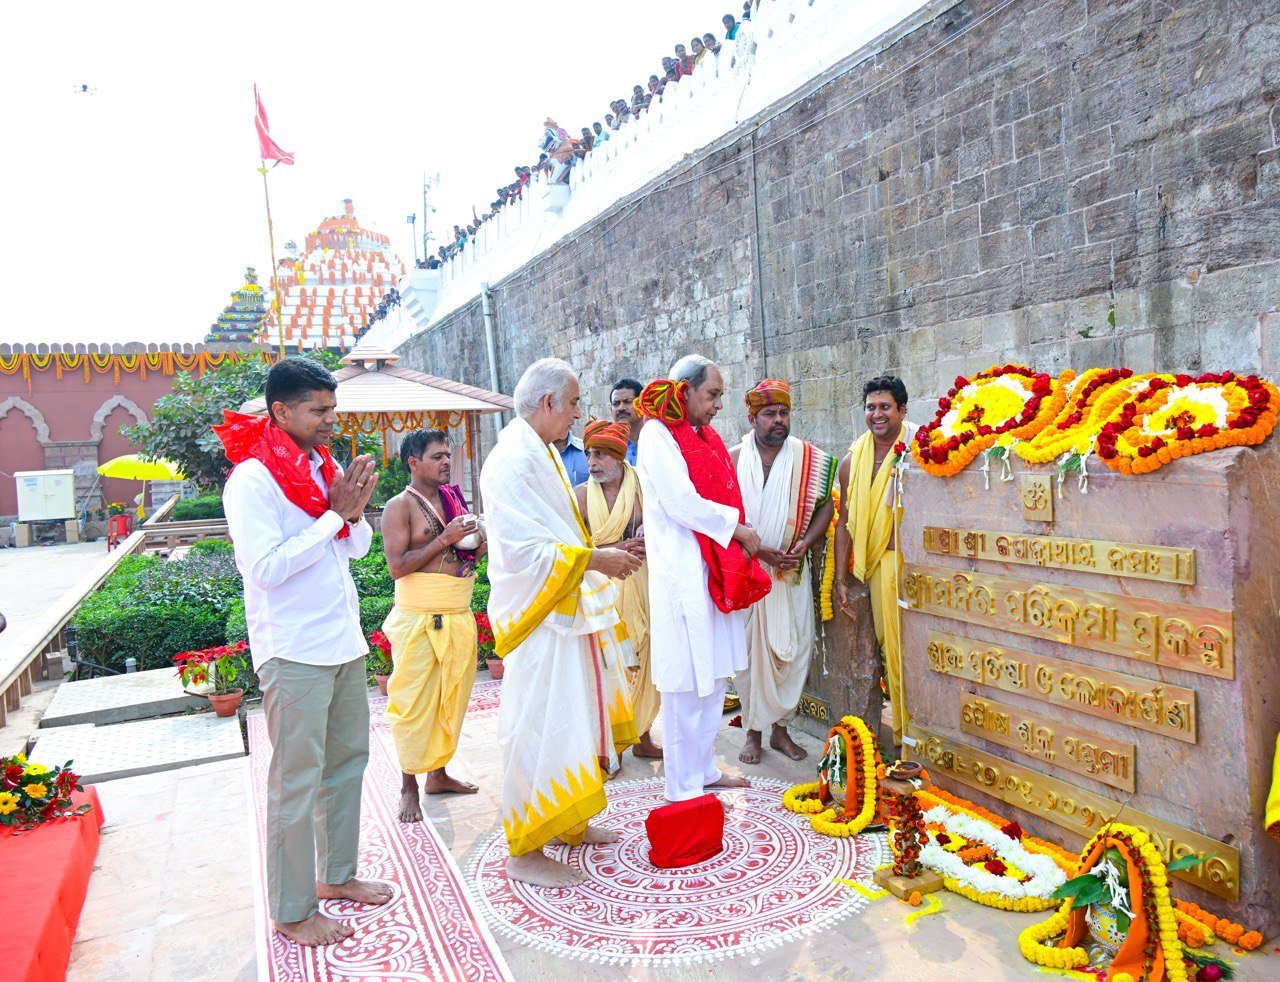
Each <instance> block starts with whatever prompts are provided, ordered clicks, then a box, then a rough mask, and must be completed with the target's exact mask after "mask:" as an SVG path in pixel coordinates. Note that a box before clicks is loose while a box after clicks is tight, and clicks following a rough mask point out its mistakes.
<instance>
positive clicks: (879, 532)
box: [845, 425, 905, 583]
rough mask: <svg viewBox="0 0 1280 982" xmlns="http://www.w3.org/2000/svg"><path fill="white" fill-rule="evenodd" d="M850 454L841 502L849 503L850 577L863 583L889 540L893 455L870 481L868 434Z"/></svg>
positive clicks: (872, 447)
mask: <svg viewBox="0 0 1280 982" xmlns="http://www.w3.org/2000/svg"><path fill="white" fill-rule="evenodd" d="M904 429H905V425H904ZM850 453H851V454H852V459H851V460H850V462H849V487H848V488H846V489H845V500H846V501H847V502H849V525H848V528H849V537H850V538H851V539H852V540H853V575H854V576H856V577H857V578H858V579H859V580H861V581H862V582H863V583H865V582H866V581H867V578H868V577H869V576H870V575H871V573H872V572H874V571H875V568H876V566H877V565H879V563H880V559H881V557H882V556H884V552H885V550H886V549H888V548H889V540H890V538H892V536H893V515H892V512H891V510H890V509H889V508H887V507H886V506H885V499H886V497H887V495H888V492H889V479H890V477H891V476H892V475H893V468H892V467H891V466H890V461H891V460H892V459H893V454H892V453H889V454H886V455H885V458H884V460H883V461H881V463H880V469H879V470H877V471H876V473H875V477H874V479H873V478H872V476H871V468H872V467H873V466H874V465H875V461H876V444H875V438H874V437H872V435H871V431H870V430H868V431H867V432H866V433H863V434H862V436H860V437H858V439H857V441H856V442H855V443H854V445H853V448H852V449H851V450H850Z"/></svg>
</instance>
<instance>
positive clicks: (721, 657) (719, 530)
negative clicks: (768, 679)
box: [636, 355, 770, 801]
mask: <svg viewBox="0 0 1280 982" xmlns="http://www.w3.org/2000/svg"><path fill="white" fill-rule="evenodd" d="M723 394H724V379H723V377H722V376H721V374H720V369H719V368H717V367H716V365H715V364H714V363H713V362H711V361H709V360H707V359H706V358H703V357H701V356H699V355H688V356H686V357H685V358H682V359H680V361H678V362H676V364H675V365H674V366H673V367H672V369H671V377H670V378H669V379H662V380H660V381H657V382H652V383H650V384H649V385H648V386H646V387H645V390H644V391H643V392H642V393H641V394H640V398H639V399H637V400H636V408H637V409H638V410H639V411H640V413H641V414H642V415H643V416H645V417H646V418H647V419H652V420H655V422H654V423H649V424H647V425H646V426H645V427H644V429H642V430H641V431H640V446H639V451H638V452H637V456H636V469H637V471H638V473H639V475H640V485H641V489H642V491H643V497H644V503H645V513H644V540H645V552H646V555H647V556H648V560H649V566H650V570H651V571H652V576H651V577H650V579H649V588H650V597H649V599H650V622H649V644H650V660H651V663H652V667H653V681H654V684H655V685H656V686H657V688H658V691H659V692H660V693H661V695H662V732H663V755H664V764H665V771H666V796H667V799H668V800H669V801H687V800H689V799H692V798H697V797H700V796H701V795H703V794H704V793H705V791H706V789H708V788H740V787H746V786H747V784H748V782H747V781H746V780H745V779H743V778H735V777H728V776H726V775H724V774H722V773H721V771H720V770H719V768H718V767H717V766H716V760H715V740H716V731H717V730H718V729H719V728H720V718H721V715H722V713H723V708H724V690H725V680H726V679H728V678H729V677H730V676H732V675H734V674H735V673H737V672H741V671H744V670H745V669H746V667H747V644H746V621H747V608H748V607H750V606H751V604H753V603H755V602H756V601H757V600H759V599H760V598H762V597H763V596H765V594H767V593H768V592H769V587H770V579H769V576H768V574H766V573H765V572H764V571H763V570H762V569H761V568H760V564H759V563H757V562H756V560H755V558H754V557H755V554H756V552H757V550H758V549H759V548H760V537H759V536H758V535H757V534H756V532H755V531H754V530H753V529H752V528H751V527H750V526H749V525H747V524H746V516H745V514H744V512H743V508H742V493H741V491H740V490H739V488H738V479H737V475H736V474H735V472H734V468H733V464H732V462H731V461H730V459H729V451H728V450H727V449H726V448H725V445H724V441H722V440H721V439H720V437H719V435H718V434H717V433H716V431H715V430H714V429H713V428H712V426H711V421H712V420H713V419H714V418H715V416H716V413H718V412H719V411H720V409H721V408H722V406H723V403H722V401H721V398H722V396H723Z"/></svg>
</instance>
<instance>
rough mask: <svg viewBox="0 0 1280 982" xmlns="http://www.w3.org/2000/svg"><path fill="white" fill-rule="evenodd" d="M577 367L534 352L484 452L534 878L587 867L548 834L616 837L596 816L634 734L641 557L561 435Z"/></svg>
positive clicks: (516, 782)
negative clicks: (585, 512)
mask: <svg viewBox="0 0 1280 982" xmlns="http://www.w3.org/2000/svg"><path fill="white" fill-rule="evenodd" d="M578 399H579V394H578V378H577V376H576V375H575V374H574V372H573V369H572V368H570V367H569V366H568V365H567V364H565V363H564V362H563V361H560V360H558V359H555V358H544V359H542V360H541V361H537V362H534V364H532V365H530V366H529V368H528V370H527V371H525V373H524V375H523V376H521V378H520V381H519V383H518V384H517V385H516V391H515V405H516V413H517V418H516V419H514V420H512V421H511V422H510V423H508V424H507V426H506V427H505V428H504V429H503V431H502V434H501V436H500V437H499V438H498V445H497V446H496V447H495V448H494V450H493V452H492V453H491V454H490V455H489V458H488V459H487V460H486V461H485V464H484V470H483V471H482V472H481V474H480V487H481V490H482V492H483V496H484V502H485V507H486V510H487V513H488V532H489V582H490V594H489V617H490V620H491V622H492V624H493V630H494V635H495V638H496V648H497V654H498V655H499V656H500V657H502V658H503V659H504V660H505V666H506V668H505V681H504V682H503V686H502V707H501V709H500V710H499V713H498V741H499V744H500V745H501V749H502V763H503V779H502V823H503V827H504V829H505V830H506V834H507V843H508V846H509V848H510V851H511V857H510V858H509V859H508V860H507V875H508V876H509V877H510V878H511V879H513V880H522V881H524V882H526V883H531V884H534V885H536V886H544V887H564V886H571V885H573V884H574V883H577V882H579V881H580V880H581V879H582V875H581V873H580V872H579V871H578V870H576V869H574V868H573V867H571V866H567V865H565V864H563V863H560V862H557V861H555V860H553V859H552V858H551V857H549V856H547V855H546V854H545V853H544V852H543V848H544V847H545V846H546V845H547V843H549V842H551V841H553V840H557V839H558V840H560V841H562V842H565V843H567V844H569V845H578V844H580V843H584V842H585V843H602V842H613V841H615V840H616V839H617V834H616V833H614V832H610V831H607V830H605V829H603V828H600V827H599V826H595V825H589V824H588V820H589V819H591V818H592V817H593V816H595V815H597V814H599V813H600V812H602V811H603V810H604V808H605V804H606V802H605V794H604V780H605V778H606V776H607V773H608V772H610V771H612V770H613V769H614V768H615V767H616V766H617V750H618V749H619V748H621V747H626V746H630V745H632V744H635V743H638V742H639V736H638V734H637V733H636V727H635V721H634V719H633V716H632V711H631V703H630V700H629V698H628V695H627V680H626V675H625V666H626V664H627V663H628V662H629V661H630V660H631V659H632V658H633V653H632V651H631V643H630V641H629V639H628V637H627V632H626V628H625V626H624V625H623V624H622V622H621V620H619V618H618V614H617V610H616V607H615V603H616V600H617V588H616V587H615V586H614V585H613V583H612V582H611V581H610V578H611V577H612V578H614V579H623V578H625V577H627V576H629V575H631V574H632V573H633V572H635V570H636V569H638V568H639V566H640V560H639V559H638V558H637V557H636V556H634V555H633V554H632V553H630V552H627V551H625V550H623V549H613V548H605V549H594V548H592V545H591V536H590V534H589V533H588V532H587V529H586V525H585V523H584V522H583V520H582V515H581V514H580V512H579V511H578V506H577V502H576V501H575V499H574V496H573V492H572V491H571V490H570V486H569V478H568V476H567V474H566V473H565V469H564V465H563V464H562V463H561V461H560V455H559V454H558V453H557V452H556V450H555V447H554V446H553V444H554V443H555V441H557V440H561V439H563V438H564V436H565V434H567V433H568V432H569V427H570V426H571V425H572V423H573V421H574V420H575V419H577V418H578V417H579V416H580V415H581V412H580V410H579V409H578Z"/></svg>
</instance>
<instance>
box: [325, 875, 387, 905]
mask: <svg viewBox="0 0 1280 982" xmlns="http://www.w3.org/2000/svg"><path fill="white" fill-rule="evenodd" d="M316 896H317V897H319V898H320V899H321V900H350V901H351V902H352V903H357V904H372V905H373V906H375V907H376V906H378V905H380V904H385V903H386V902H387V901H388V900H390V899H391V888H390V887H389V886H387V885H386V884H385V883H374V882H373V881H371V880H354V879H353V880H347V882H346V883H317V884H316Z"/></svg>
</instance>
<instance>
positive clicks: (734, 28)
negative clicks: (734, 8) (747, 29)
mask: <svg viewBox="0 0 1280 982" xmlns="http://www.w3.org/2000/svg"><path fill="white" fill-rule="evenodd" d="M720 22H721V23H722V24H724V39H725V40H726V41H732V40H733V39H734V38H736V37H737V36H738V23H737V21H735V20H734V19H733V14H725V15H724V16H723V17H721V18H720Z"/></svg>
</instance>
